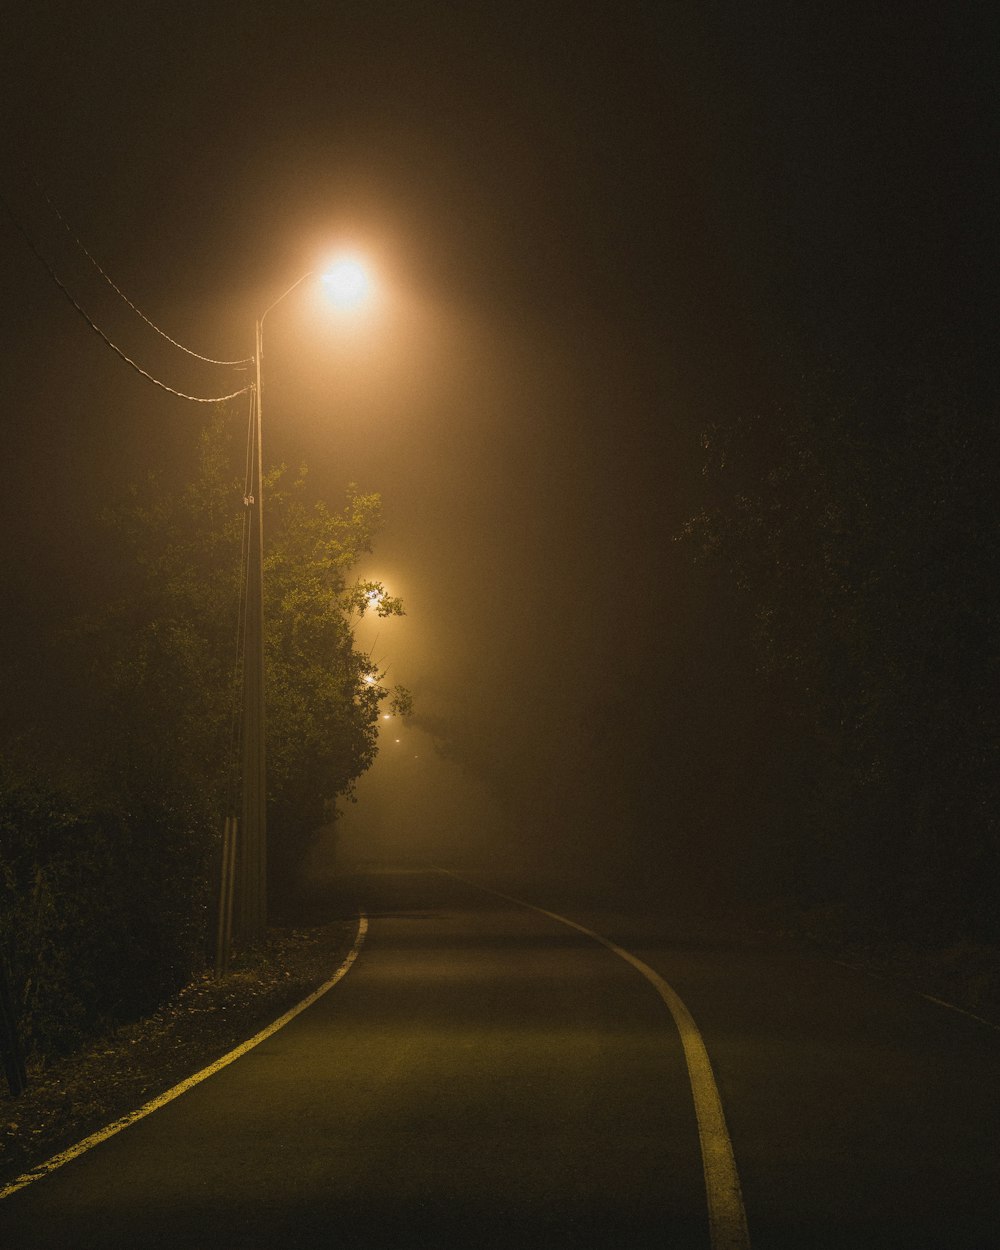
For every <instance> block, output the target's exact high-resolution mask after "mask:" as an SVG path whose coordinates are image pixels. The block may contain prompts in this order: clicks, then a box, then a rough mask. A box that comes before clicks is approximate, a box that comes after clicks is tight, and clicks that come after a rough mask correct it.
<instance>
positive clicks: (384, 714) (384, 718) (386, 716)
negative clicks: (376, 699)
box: [382, 712, 392, 720]
mask: <svg viewBox="0 0 1000 1250" xmlns="http://www.w3.org/2000/svg"><path fill="white" fill-rule="evenodd" d="M382 719H383V720H392V717H391V716H390V715H389V713H388V712H383V713H382Z"/></svg>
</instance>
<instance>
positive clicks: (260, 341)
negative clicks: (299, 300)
mask: <svg viewBox="0 0 1000 1250" xmlns="http://www.w3.org/2000/svg"><path fill="white" fill-rule="evenodd" d="M317 272H318V271H317V270H315V269H310V270H309V271H308V272H307V273H304V274H303V275H302V277H301V278H298V279H296V281H295V282H293V283H292V285H291V286H290V287H288V289H287V290H285V291H283V292H282V293H281V295H279V296H278V298H277V299H276V300H274V301H272V303H270V304H269V305H268V306H267V308H265V309H264V311H263V312H262V313H261V315H260V316H259V317H258V318H257V324H256V340H255V348H254V359H255V363H256V371H257V377H256V384H255V387H254V403H253V410H252V417H251V429H250V457H251V464H250V475H249V479H250V491H251V492H252V493H250V494H248V495H247V498H246V507H247V511H248V531H249V532H248V547H247V581H246V625H245V633H244V648H245V649H244V661H243V805H242V806H243V811H242V833H241V836H240V839H239V848H240V849H239V853H238V854H237V857H236V889H235V904H236V907H235V910H236V915H235V928H236V933H237V936H238V937H239V939H240V941H242V942H243V943H252V942H255V941H257V940H259V939H260V938H261V937H263V935H264V931H265V929H266V927H267V751H266V747H265V709H264V493H263V486H264V471H263V410H264V409H263V388H262V385H261V361H262V359H263V355H264V318H265V317H266V316H267V314H268V313H269V312H270V311H271V309H272V308H275V307H276V306H277V305H278V304H280V303H281V301H282V300H283V299H285V297H286V296H288V295H291V293H292V292H293V291H294V290H295V289H296V288H297V287H299V286H301V285H302V283H303V282H305V281H306V280H307V279H308V278H311V277H314V276H315V275H316V273H317ZM320 277H321V280H322V282H323V286H324V288H325V289H326V290H327V291H328V292H329V294H330V297H331V299H332V300H333V302H334V304H335V305H336V306H337V307H338V308H342V309H345V310H349V309H353V308H357V307H359V306H360V305H361V304H362V303H363V302H364V300H365V299H366V298H367V297H368V294H369V291H370V289H371V280H370V278H369V276H368V273H367V270H366V269H365V267H364V265H363V264H362V262H361V261H360V259H358V258H357V257H355V256H342V257H339V258H338V259H337V260H335V261H334V262H333V264H332V265H331V266H330V267H329V268H328V269H327V270H325V271H323V273H322V274H321V275H320Z"/></svg>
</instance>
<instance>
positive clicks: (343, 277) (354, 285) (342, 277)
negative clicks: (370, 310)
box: [322, 256, 372, 309]
mask: <svg viewBox="0 0 1000 1250" xmlns="http://www.w3.org/2000/svg"><path fill="white" fill-rule="evenodd" d="M322 280H323V286H324V287H325V289H326V292H327V294H328V295H329V297H330V299H331V300H332V301H333V303H334V304H335V305H336V306H337V307H338V308H344V309H351V308H358V307H360V305H361V304H363V303H364V302H365V300H366V299H367V298H368V296H369V294H370V293H371V289H372V281H371V277H370V276H369V273H368V270H367V269H366V268H365V267H364V265H363V264H362V263H361V261H360V260H358V259H357V257H355V256H342V257H341V258H340V259H339V260H336V261H334V263H333V264H332V265H331V266H330V268H329V269H327V270H326V271H325V273H324V274H323V279H322Z"/></svg>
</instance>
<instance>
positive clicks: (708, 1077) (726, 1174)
mask: <svg viewBox="0 0 1000 1250" xmlns="http://www.w3.org/2000/svg"><path fill="white" fill-rule="evenodd" d="M437 871H438V872H441V873H446V874H447V875H448V876H450V877H455V878H456V879H457V880H459V881H463V882H465V883H466V884H467V885H472V886H474V887H475V888H476V889H478V890H482V891H483V892H484V893H485V894H492V895H494V897H496V898H502V899H505V900H506V901H507V902H508V903H515V904H517V906H519V907H526V908H528V909H529V910H530V911H535V912H538V913H540V914H541V915H543V916H548V917H549V919H550V920H555V921H558V923H559V924H563V925H566V926H567V927H568V928H570V929H575V930H576V931H577V932H578V933H582V934H584V935H585V936H586V937H589V938H593V940H594V941H595V942H600V944H601V945H602V946H606V947H607V949H608V950H609V951H612V952H613V953H614V954H615V955H617V956H618V957H619V958H620V959H624V960H625V962H626V963H628V964H631V965H632V967H633V968H635V970H636V971H637V972H639V973H641V975H642V976H644V977H645V978H646V980H647V981H648V982H649V983H650V985H652V986H653V988H654V989H655V990H656V992H657V993H658V994H659V995H660V997H661V998H662V999H663V1001H664V1003H665V1004H666V1006H667V1008H668V1009H669V1011H670V1014H671V1015H672V1016H673V1019H674V1023H675V1024H676V1026H677V1031H678V1033H679V1034H680V1038H681V1046H682V1048H683V1050H684V1059H685V1062H686V1063H687V1070H688V1080H689V1081H690V1083H691V1093H692V1096H693V1098H694V1110H695V1117H696V1119H697V1122H698V1138H699V1141H700V1143H701V1161H702V1167H703V1169H704V1173H705V1193H706V1197H707V1199H708V1229H709V1236H710V1239H711V1244H712V1250H749V1246H750V1233H749V1230H748V1229H747V1217H746V1210H745V1208H744V1206H743V1193H742V1190H741V1188H740V1178H739V1173H738V1172H737V1171H736V1159H735V1157H734V1155H733V1146H732V1142H731V1141H730V1138H729V1130H728V1129H727V1128H726V1118H725V1116H724V1115H723V1111H722V1100H721V1098H720V1097H719V1088H718V1086H717V1085H716V1083H715V1075H714V1073H713V1072H712V1064H711V1062H710V1060H709V1058H708V1051H707V1050H706V1049H705V1043H704V1041H703V1039H702V1036H701V1033H700V1032H699V1030H698V1026H697V1025H696V1024H695V1022H694V1017H693V1016H692V1015H691V1013H690V1012H689V1011H688V1009H687V1007H686V1006H685V1005H684V1002H683V1001H682V999H681V998H680V996H679V995H678V993H677V992H676V990H674V989H673V987H672V986H671V985H669V984H668V983H667V982H666V981H665V980H664V979H663V977H661V976H660V974H659V973H658V972H656V971H654V969H652V968H651V967H650V966H649V964H647V963H644V962H643V961H642V960H641V959H639V958H638V956H636V955H633V954H632V953H631V951H627V950H625V949H624V948H623V947H621V946H618V945H616V943H614V942H612V941H611V940H610V939H609V938H606V937H602V936H601V934H600V933H595V932H594V930H593V929H588V928H586V927H585V926H584V925H582V924H577V923H576V921H575V920H569V919H567V917H566V916H560V915H559V914H558V913H557V912H554V911H546V909H545V908H544V907H536V906H535V904H534V903H527V902H525V900H524V899H522V898H515V897H514V896H513V895H511V894H502V893H500V891H499V890H490V889H488V888H487V887H486V886H483V885H479V884H478V882H475V881H470V880H469V879H468V878H466V877H462V876H459V874H458V873H455V872H450V871H449V870H448V869H447V868H438V869H437Z"/></svg>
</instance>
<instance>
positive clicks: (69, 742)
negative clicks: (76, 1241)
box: [0, 410, 412, 1053]
mask: <svg viewBox="0 0 1000 1250" xmlns="http://www.w3.org/2000/svg"><path fill="white" fill-rule="evenodd" d="M238 460H239V456H238V454H237V449H236V445H235V438H234V434H233V430H232V423H231V422H230V420H229V417H228V415H227V413H226V412H225V411H224V410H222V411H220V412H219V413H217V414H216V416H215V417H214V419H213V420H212V421H211V423H210V424H209V426H208V427H207V428H206V429H205V431H204V432H203V435H202V438H201V443H200V448H199V453H198V459H197V463H196V464H195V465H194V467H193V469H191V470H189V471H188V477H187V480H186V481H184V482H183V484H181V485H179V486H178V487H176V488H172V486H171V484H170V483H169V482H164V481H162V480H160V481H157V480H152V479H151V480H150V481H148V482H147V483H146V484H145V485H144V486H143V487H142V488H138V487H137V488H134V489H133V490H132V491H131V492H130V493H129V496H128V498H127V499H126V501H125V502H124V504H123V506H121V507H120V508H118V509H117V510H116V511H115V512H114V514H113V515H110V516H109V518H108V521H109V533H110V534H111V539H110V541H112V542H113V543H114V545H115V547H116V548H117V550H118V551H119V552H120V553H121V560H120V566H119V569H120V572H119V585H118V587H117V593H116V594H115V595H114V596H112V597H111V599H109V601H108V602H107V603H106V604H104V605H103V606H102V608H101V609H100V610H98V611H96V612H93V613H91V614H90V615H89V616H88V617H87V618H86V619H84V620H83V621H81V622H80V623H79V625H78V626H77V627H76V628H75V629H74V630H72V631H71V632H70V633H69V634H68V635H67V637H66V638H64V642H66V643H67V644H68V645H70V646H71V647H72V649H73V650H74V652H75V654H76V655H77V657H78V662H77V663H76V665H75V666H73V668H74V671H75V672H76V674H77V676H78V678H79V679H81V680H80V689H79V690H78V691H76V692H75V693H74V692H67V697H66V700H65V703H66V712H65V718H64V719H65V721H66V724H65V726H64V730H65V732H64V736H63V738H62V739H61V740H60V742H58V743H48V744H46V747H45V750H44V751H41V752H35V754H37V755H38V756H39V757H40V758H44V757H45V756H48V757H49V758H50V759H51V760H52V761H56V760H60V761H61V763H60V764H59V768H60V769H62V770H63V771H66V772H67V773H71V774H72V775H73V777H74V780H73V781H72V783H67V784H62V783H60V784H56V783H55V782H54V781H52V780H51V778H52V776H53V775H54V772H53V769H52V768H49V769H48V770H46V769H45V768H44V767H34V766H32V765H31V764H30V762H26V759H27V754H26V752H25V751H23V750H22V751H20V752H14V753H13V754H10V755H9V758H8V762H7V764H6V765H5V767H4V768H3V769H0V838H2V841H0V895H2V898H0V902H2V903H3V912H2V919H0V941H2V942H3V945H4V948H5V949H6V950H7V952H8V955H9V958H10V959H11V961H12V964H13V970H14V974H15V984H16V986H17V988H18V993H19V995H20V1000H21V1006H22V1010H23V1018H24V1021H25V1024H24V1027H25V1030H26V1034H27V1041H28V1044H29V1045H30V1046H31V1047H33V1048H34V1049H35V1050H36V1051H37V1052H38V1053H56V1052H57V1051H59V1050H61V1049H65V1048H66V1047H68V1046H70V1045H72V1044H73V1043H74V1041H75V1040H77V1039H78V1038H79V1036H80V1035H81V1033H82V1032H84V1031H86V1030H88V1029H91V1028H93V1027H94V1026H95V1024H96V1023H97V1022H99V1021H101V1020H105V1019H115V1018H127V1017H129V1016H130V1015H134V1014H136V1013H137V1012H139V1011H142V1010H146V1009H148V1008H149V1007H150V1006H152V1005H154V1004H155V1003H157V1002H159V1001H162V999H163V998H164V997H165V996H166V995H168V994H170V993H171V992H173V991H175V990H176V989H177V988H179V987H180V986H181V985H183V984H184V983H185V982H186V981H187V980H189V979H190V977H191V975H192V974H193V973H194V972H195V971H196V970H197V969H198V968H199V967H200V966H201V964H202V963H203V961H204V957H205V951H206V940H207V937H208V932H209V928H210V925H209V921H210V918H211V911H212V904H213V896H214V894H215V878H216V873H217V860H218V855H219V843H220V834H221V826H222V818H223V816H224V814H225V813H226V812H227V811H228V810H231V809H232V804H233V802H234V800H235V797H236V793H237V791H238V784H239V783H238V778H237V777H235V776H234V764H235V762H236V756H237V751H236V749H235V747H236V738H235V735H236V729H237V716H238V711H239V697H240V680H239V669H238V664H237V621H238V604H239V599H240V589H241V547H242V531H243V517H242V511H243V508H244V503H243V490H242V486H241V484H240V483H239V481H238V480H237V474H236V468H235V466H236V463H237V462H238ZM265 498H266V500H267V513H266V517H267V527H266V534H267V547H266V551H265V588H266V591H265V593H266V599H265V645H266V655H265V660H266V674H267V689H266V696H267V708H268V720H267V733H268V754H269V776H268V782H269V793H268V803H269V820H270V828H271V837H270V843H271V861H272V869H273V872H274V874H275V877H276V878H277V879H278V880H279V881H284V880H288V879H289V878H292V877H293V876H294V870H295V867H296V865H297V863H298V861H299V860H300V859H301V856H302V854H303V853H304V851H305V849H306V848H307V846H308V844H309V841H310V838H311V837H312V836H313V835H314V832H315V830H316V827H317V826H318V825H319V824H320V823H321V821H322V820H323V818H324V815H327V816H328V814H329V812H330V809H331V807H332V805H333V803H334V802H335V800H336V799H337V797H338V796H345V795H346V796H350V795H351V792H352V789H353V786H354V783H355V780H356V779H357V777H358V776H359V775H360V774H361V773H362V772H363V771H364V770H365V769H366V768H368V767H369V766H370V765H371V763H372V761H373V760H374V758H375V754H376V751H377V723H378V718H379V709H380V706H381V704H382V702H383V701H384V700H386V699H389V700H391V703H392V705H393V707H394V708H395V709H396V710H397V711H398V712H399V713H400V714H407V713H408V712H409V711H410V710H412V700H411V699H410V696H409V693H408V692H407V691H405V690H404V689H403V688H402V687H397V688H396V690H395V691H394V692H390V691H388V690H386V689H385V688H384V687H383V686H382V684H381V681H380V675H379V674H378V672H377V671H376V670H375V669H374V667H373V665H372V663H371V661H370V660H369V659H368V657H367V656H365V655H364V654H362V653H361V652H360V651H358V650H357V649H356V648H355V646H354V635H353V623H354V621H355V620H356V619H357V617H359V616H361V615H364V614H365V613H366V612H374V613H376V614H377V615H379V616H383V617H385V616H390V615H396V616H398V615H402V613H403V605H402V603H401V602H400V600H399V599H397V598H394V597H393V596H390V595H388V594H387V593H386V590H385V587H384V586H382V585H381V583H379V582H373V581H351V580H350V579H351V575H352V570H353V569H354V567H355V566H356V564H357V562H358V560H359V559H360V558H361V556H362V555H364V554H365V553H366V552H369V551H370V550H371V548H372V543H373V540H374V537H375V534H376V533H377V530H378V527H379V521H380V500H379V497H378V495H374V494H367V495H365V494H361V493H359V492H358V491H357V490H355V489H354V488H353V487H351V488H349V489H348V492H347V498H346V503H345V506H344V507H343V509H341V510H340V511H334V510H332V509H330V508H329V507H328V506H327V505H326V504H325V503H324V502H323V501H322V500H316V499H313V498H310V495H309V492H308V475H307V473H306V471H305V470H304V469H303V470H301V471H300V472H299V473H298V474H295V475H292V474H290V473H289V472H288V471H287V470H286V469H284V468H281V469H276V470H274V471H273V472H272V473H271V474H270V476H269V479H268V483H267V493H266V496H265ZM74 709H75V710H74ZM70 722H72V724H71V723H70ZM70 747H71V748H72V751H73V752H74V753H75V758H73V756H71V754H70V753H69V750H68V748H70Z"/></svg>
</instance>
